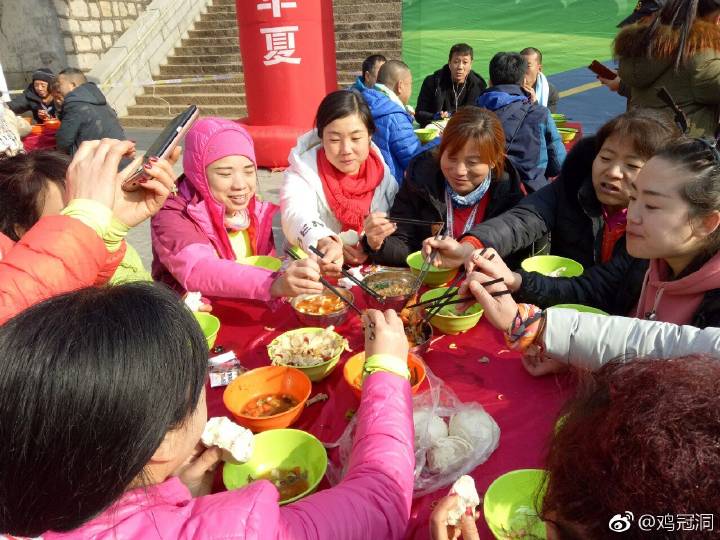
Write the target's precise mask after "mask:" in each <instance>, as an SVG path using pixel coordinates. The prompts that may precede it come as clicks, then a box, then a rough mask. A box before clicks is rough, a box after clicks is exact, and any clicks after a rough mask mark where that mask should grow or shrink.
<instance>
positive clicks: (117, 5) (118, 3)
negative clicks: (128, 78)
mask: <svg viewBox="0 0 720 540" xmlns="http://www.w3.org/2000/svg"><path fill="white" fill-rule="evenodd" d="M150 2H151V0H53V5H54V6H55V11H56V12H57V16H58V24H59V26H60V31H61V33H62V36H63V44H64V49H65V54H66V56H67V61H68V65H69V66H72V67H77V68H80V69H82V70H83V71H89V70H91V69H92V68H93V66H95V64H96V63H97V61H98V60H99V59H100V57H101V56H102V55H103V53H105V52H106V51H107V50H108V49H109V48H110V47H111V46H112V45H113V43H115V41H116V40H117V39H118V38H119V37H120V36H121V35H122V34H123V33H124V32H125V30H127V29H128V28H129V27H130V25H131V24H132V23H133V22H134V21H135V20H136V19H137V18H138V16H139V15H140V14H141V13H142V12H143V11H144V10H145V8H146V7H147V5H148V4H150Z"/></svg>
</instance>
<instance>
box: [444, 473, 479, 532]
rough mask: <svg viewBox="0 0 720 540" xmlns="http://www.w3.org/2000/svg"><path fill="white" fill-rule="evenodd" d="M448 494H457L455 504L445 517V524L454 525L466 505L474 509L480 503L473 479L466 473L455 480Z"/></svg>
mask: <svg viewBox="0 0 720 540" xmlns="http://www.w3.org/2000/svg"><path fill="white" fill-rule="evenodd" d="M450 495H457V496H458V501H457V504H456V505H455V507H453V508H451V509H450V511H449V512H448V518H447V524H448V525H452V526H455V525H457V524H459V523H460V519H461V518H462V516H463V514H464V513H465V510H466V509H467V507H468V506H469V507H470V508H473V509H474V508H475V507H476V506H477V505H478V504H480V496H479V495H478V492H477V489H476V488H475V480H473V479H472V477H470V476H468V475H464V476H461V477H460V478H458V479H457V480H456V481H455V483H454V484H453V486H452V488H451V489H450Z"/></svg>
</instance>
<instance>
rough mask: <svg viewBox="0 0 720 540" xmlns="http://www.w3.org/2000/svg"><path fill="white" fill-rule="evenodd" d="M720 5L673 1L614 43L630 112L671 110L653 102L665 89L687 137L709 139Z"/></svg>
mask: <svg viewBox="0 0 720 540" xmlns="http://www.w3.org/2000/svg"><path fill="white" fill-rule="evenodd" d="M719 24H720V0H673V1H671V2H668V3H667V5H666V6H665V7H664V8H663V9H662V10H661V11H660V14H659V16H658V17H656V18H655V19H653V20H652V22H650V23H649V24H648V23H645V24H643V23H640V24H633V25H630V26H628V27H626V28H624V29H623V30H622V31H621V32H620V34H618V36H617V38H615V56H616V57H617V58H618V61H619V70H618V74H619V76H620V79H621V80H622V81H623V83H625V84H626V85H627V86H628V87H630V92H631V98H630V108H634V107H650V108H653V109H660V110H662V111H664V112H665V113H666V114H667V115H668V116H670V117H672V116H673V110H672V109H671V108H670V107H669V106H668V105H667V104H666V103H665V102H664V101H663V100H661V99H660V98H659V97H658V90H659V89H660V88H663V87H664V88H666V89H667V91H668V92H669V93H670V96H671V97H672V98H673V100H674V101H675V103H676V105H677V106H678V107H679V108H680V109H681V110H682V111H683V112H684V113H685V115H686V116H687V119H688V123H689V128H690V131H689V133H690V135H693V136H707V137H714V136H715V134H716V131H717V129H718V113H720V26H718V25H719Z"/></svg>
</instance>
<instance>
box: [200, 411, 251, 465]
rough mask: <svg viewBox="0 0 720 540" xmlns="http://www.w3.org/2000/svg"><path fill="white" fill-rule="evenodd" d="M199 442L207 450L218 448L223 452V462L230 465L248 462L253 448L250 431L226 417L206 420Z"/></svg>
mask: <svg viewBox="0 0 720 540" xmlns="http://www.w3.org/2000/svg"><path fill="white" fill-rule="evenodd" d="M200 440H201V441H202V443H203V444H204V445H205V446H207V447H208V448H209V447H211V446H217V447H219V448H220V449H221V450H222V451H223V456H222V459H223V461H227V462H230V463H245V462H246V461H249V460H250V458H251V457H252V453H253V448H254V446H255V443H254V439H253V434H252V431H250V430H249V429H246V428H244V427H242V426H239V425H237V424H236V423H235V422H233V421H232V420H230V419H229V418H227V417H226V416H217V417H215V418H211V419H210V420H208V421H207V424H205V430H204V431H203V434H202V437H201V438H200Z"/></svg>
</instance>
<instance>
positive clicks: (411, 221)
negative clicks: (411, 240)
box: [387, 216, 445, 226]
mask: <svg viewBox="0 0 720 540" xmlns="http://www.w3.org/2000/svg"><path fill="white" fill-rule="evenodd" d="M387 220H388V221H389V222H391V223H405V224H407V225H431V226H432V225H443V226H445V222H444V221H423V220H422V219H410V218H400V217H392V216H388V217H387Z"/></svg>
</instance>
